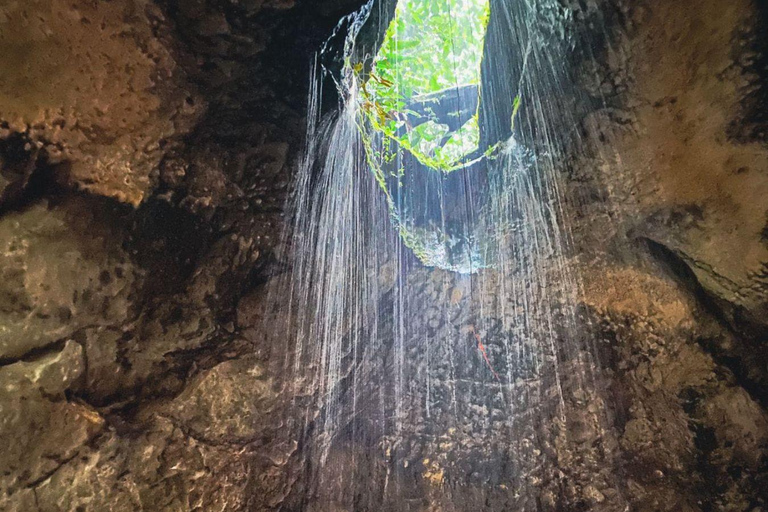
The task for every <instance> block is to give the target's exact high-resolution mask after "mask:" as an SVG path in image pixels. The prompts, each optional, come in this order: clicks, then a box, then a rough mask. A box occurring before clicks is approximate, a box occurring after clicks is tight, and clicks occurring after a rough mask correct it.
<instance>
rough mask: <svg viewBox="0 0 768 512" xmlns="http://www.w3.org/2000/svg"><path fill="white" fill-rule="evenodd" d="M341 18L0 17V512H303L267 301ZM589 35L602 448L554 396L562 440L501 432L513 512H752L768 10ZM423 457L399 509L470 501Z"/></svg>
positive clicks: (575, 409) (767, 472) (590, 282)
mask: <svg viewBox="0 0 768 512" xmlns="http://www.w3.org/2000/svg"><path fill="white" fill-rule="evenodd" d="M355 3H356V2H353V1H345V0H335V1H334V0H327V1H322V2H314V1H311V0H299V1H297V2H291V1H279V0H239V1H236V0H231V1H224V0H221V1H219V0H193V1H181V0H179V1H176V0H158V1H157V2H154V3H153V2H150V1H148V0H112V1H109V2H84V1H78V2H65V1H63V0H35V1H32V2H23V1H21V0H18V1H11V2H5V3H3V4H2V5H0V50H2V51H1V52H0V53H1V54H2V55H3V57H2V58H0V441H1V442H2V444H3V446H4V447H5V449H4V450H3V451H2V453H0V509H2V510H13V511H34V510H39V511H44V512H48V511H50V512H54V511H86V510H88V511H90V510H93V511H135V510H147V511H150V510H151V511H184V510H202V511H209V510H210V511H213V510H226V511H238V510H243V511H245V510H248V511H251V510H274V509H280V508H281V507H282V508H283V509H284V510H300V509H301V503H302V502H301V500H297V498H296V496H297V495H298V494H300V493H301V490H302V489H303V486H304V485H305V483H304V482H303V481H302V479H303V478H304V474H305V468H303V466H302V465H303V459H302V455H301V448H302V447H300V446H299V441H300V440H301V439H302V437H301V432H300V430H301V428H302V423H301V422H302V420H303V415H304V409H303V407H305V406H306V403H307V397H293V396H291V395H290V393H289V392H288V390H289V389H291V388H289V387H287V386H286V385H285V384H286V383H285V382H284V381H283V379H282V377H283V376H284V375H282V374H281V373H280V370H279V368H282V366H281V364H279V363H280V361H282V359H283V358H284V357H285V356H286V354H287V353H288V351H289V350H290V348H289V347H288V346H287V345H288V344H287V342H286V340H282V342H279V343H274V342H270V341H268V340H270V339H275V338H277V339H279V338H280V337H281V335H282V330H281V329H282V326H278V325H271V324H269V323H267V324H266V325H265V324H264V323H263V318H262V311H263V304H264V303H265V301H266V300H267V298H266V297H265V287H264V286H263V285H264V280H265V279H266V277H267V276H268V275H269V273H268V272H267V269H272V270H274V269H279V268H280V263H279V262H277V261H276V260H277V259H278V258H277V257H276V256H275V253H276V247H277V244H278V238H279V233H280V229H281V222H282V216H281V206H282V204H283V201H284V199H285V195H286V193H287V190H288V183H289V180H290V175H291V170H292V169H293V168H295V163H296V160H297V157H298V153H299V151H300V149H301V147H302V135H303V129H304V127H303V122H302V118H303V115H304V111H303V110H304V108H305V107H304V106H305V101H306V75H307V64H308V62H309V52H310V51H311V49H312V48H315V47H316V46H317V44H318V42H319V41H320V40H321V39H322V38H323V37H325V36H326V35H327V34H328V33H329V32H330V30H331V29H332V27H333V25H334V24H335V22H336V21H337V20H338V19H339V17H340V16H341V15H343V14H346V13H347V12H349V11H350V10H351V9H352V8H353V7H354V5H353V4H355ZM598 7H599V8H600V9H604V10H605V12H606V16H605V28H606V33H605V37H606V41H603V43H604V44H602V45H600V44H597V45H596V47H595V52H596V53H595V55H596V59H595V61H594V63H584V67H583V68H581V69H580V71H581V73H580V74H579V76H580V78H581V81H582V85H583V86H584V87H585V88H586V89H587V91H588V92H589V93H590V94H591V95H592V98H593V99H594V100H595V105H596V106H595V107H594V108H593V109H592V110H591V111H590V113H589V115H588V116H587V117H586V118H585V119H583V120H582V125H581V128H582V134H581V138H580V140H579V141H577V142H576V143H574V151H573V156H572V158H571V159H570V161H568V162H567V166H565V167H567V168H564V169H563V177H564V180H565V181H564V183H565V184H566V187H567V192H568V195H569V197H571V198H573V199H574V200H573V201H572V204H571V214H572V215H571V218H572V219H573V230H574V239H575V243H576V247H577V248H578V251H577V253H578V255H579V256H578V258H577V260H575V264H576V265H577V267H578V268H579V269H580V276H581V279H582V281H583V290H582V293H581V296H580V299H579V311H580V315H581V317H582V318H583V319H584V321H585V323H589V324H591V326H592V329H593V333H594V345H595V347H596V350H597V352H598V354H597V355H598V356H599V357H597V363H599V365H600V367H601V372H603V374H604V375H605V381H606V388H607V391H608V392H607V395H606V396H607V397H608V399H609V401H610V403H609V404H607V405H608V409H610V411H611V424H610V425H607V426H606V425H605V424H600V425H602V426H600V425H598V424H596V423H595V422H594V421H593V419H594V415H595V414H596V413H595V412H594V410H592V409H590V407H595V402H594V400H593V397H590V396H584V395H579V394H578V393H576V392H575V391H574V392H573V393H571V394H570V396H569V401H568V404H567V405H568V411H569V412H568V417H569V421H570V422H569V423H568V425H567V426H563V425H555V426H551V425H549V424H541V425H538V426H537V427H536V428H538V429H539V430H537V431H536V432H528V431H526V432H521V433H520V436H518V437H516V438H515V439H514V441H515V442H516V443H519V444H518V445H516V446H515V447H514V449H515V450H520V453H524V454H525V457H527V459H526V460H527V461H528V463H529V464H530V468H529V469H530V471H531V472H530V475H531V478H530V479H529V480H527V483H528V487H526V488H525V489H526V492H532V493H533V494H531V495H529V496H527V498H530V500H532V501H531V502H533V503H535V504H536V506H538V507H540V509H541V510H596V511H599V510H605V511H608V510H616V504H617V503H619V502H620V500H619V498H620V497H621V498H622V499H625V500H626V502H627V503H629V504H630V507H631V510H641V511H649V512H650V511H662V510H669V511H683V510H685V511H696V512H698V511H702V512H704V511H742V510H744V511H751V512H756V511H760V510H768V495H766V489H768V414H767V413H766V405H767V404H768V393H767V391H768V369H767V368H768V366H767V364H768V360H767V359H766V357H768V356H766V341H768V322H766V318H768V277H766V276H768V234H766V233H768V231H767V228H768V225H767V224H766V223H767V222H768V216H767V213H768V211H767V210H768V205H767V204H766V200H765V197H768V174H767V173H766V169H767V168H768V149H767V148H766V142H767V140H766V133H768V124H766V122H767V120H766V117H765V112H766V98H767V97H766V93H765V91H766V87H768V75H767V74H766V70H765V65H766V61H767V59H768V48H766V46H765V38H764V37H763V34H765V32H766V30H768V12H766V8H765V7H764V6H763V5H762V3H759V2H756V1H749V0H736V1H731V2H725V3H724V2H716V1H714V0H703V1H693V0H681V1H676V2H644V1H641V0H636V1H634V0H633V1H629V0H625V1H618V0H617V1H608V0H606V1H604V2H602V3H600V5H598V6H597V7H596V8H598ZM608 13H610V14H608ZM126 203H127V204H126ZM277 252H279V251H277ZM413 293H414V296H415V297H421V295H420V294H422V293H425V294H429V293H431V292H427V291H422V290H417V289H414V291H413ZM278 298H280V297H278ZM429 300H432V301H437V302H438V303H439V302H440V301H441V300H447V301H452V300H454V297H453V296H452V295H451V296H446V297H442V296H439V294H438V295H435V297H432V298H431V299H429ZM456 300H457V301H458V300H460V297H457V298H456ZM424 302H425V303H428V302H429V301H428V300H426V299H425V301H424ZM279 305H280V303H279V301H278V307H279ZM416 313H421V311H418V312H414V314H416ZM427 320H429V319H427ZM465 320H466V321H465ZM468 321H469V320H468V319H467V318H464V319H463V320H462V319H461V318H459V319H458V320H457V322H458V323H459V324H462V323H463V324H466V323H468ZM465 327H466V326H465ZM441 328H444V329H453V327H451V326H442V327H441ZM457 328H461V325H459V327H457ZM414 350H417V351H418V349H416V348H415V349H414ZM416 355H418V354H416ZM473 364H474V363H473ZM477 364H480V365H482V361H478V362H477ZM533 385H539V383H535V384H533ZM567 387H568V383H567V382H566V388H567ZM477 405H478V404H474V403H473V402H472V401H471V400H470V401H468V402H467V404H466V406H467V409H468V411H469V412H468V413H467V416H466V417H467V422H468V423H469V424H471V423H472V421H475V420H476V419H477V418H476V417H474V416H473V415H472V414H479V413H478V412H477V409H476V408H475V406H477ZM590 415H591V416H590ZM598 427H599V428H598ZM601 428H602V429H603V430H601ZM558 429H562V432H561V433H560V434H558V435H562V436H568V438H569V439H575V440H577V441H578V443H577V446H578V448H577V449H576V450H574V451H570V452H566V451H563V450H559V448H561V446H560V445H558V444H557V440H558V435H555V434H554V433H553V432H555V431H558ZM558 432H559V431H558ZM433 434H434V435H433ZM433 434H429V435H426V434H424V433H423V432H417V433H413V436H412V437H411V438H409V439H408V441H409V443H410V444H409V446H410V448H411V451H410V452H408V455H407V457H406V459H407V460H410V461H412V462H413V463H414V465H413V466H412V468H411V473H409V475H410V476H411V477H412V480H413V486H412V488H410V489H411V490H412V491H413V493H414V494H413V495H409V501H408V503H409V507H412V508H410V509H413V510H440V509H442V510H451V508H450V506H452V505H451V501H450V500H449V499H448V498H451V497H453V496H456V495H462V496H467V499H466V502H467V503H470V502H471V500H473V499H475V498H477V496H478V494H477V493H480V492H481V491H484V492H488V488H487V487H483V486H487V485H488V482H485V481H483V479H482V478H478V479H477V480H476V481H475V482H474V483H473V484H472V485H476V487H474V488H473V487H472V486H471V485H468V486H466V487H462V488H461V489H460V490H459V491H455V492H456V494H452V492H454V491H453V490H446V489H452V487H451V486H452V485H453V482H452V481H451V478H452V474H457V473H462V472H464V471H465V469H466V468H465V467H463V466H461V461H460V460H459V461H458V462H457V461H456V460H453V459H450V457H449V456H448V455H449V453H470V452H471V453H475V452H473V450H475V451H477V450H479V448H478V447H476V446H474V445H472V443H471V436H470V437H469V441H468V444H467V446H466V450H467V451H464V452H462V451H461V450H464V449H465V448H464V447H462V448H461V450H459V451H454V452H451V450H449V449H446V448H445V445H444V443H450V442H454V441H455V442H456V443H459V442H465V441H467V437H461V436H460V435H457V434H455V432H448V430H447V428H446V431H445V432H438V433H433ZM535 435H538V436H539V438H542V437H547V436H550V437H547V438H548V439H551V440H552V446H553V448H552V450H551V451H545V452H544V453H536V452H535V451H536V450H537V449H538V448H536V447H535V446H533V445H531V444H530V443H527V442H526V441H525V440H526V439H529V438H530V439H533V438H534V437H535ZM452 436H453V437H452ZM614 440H615V444H616V446H615V447H614V446H612V445H610V443H609V441H610V442H613V441H614ZM441 443H443V444H441ZM502 444H503V443H502ZM598 445H600V446H601V449H605V450H608V451H611V453H614V454H616V455H615V456H616V457H617V460H615V461H613V462H614V463H615V464H616V467H618V468H619V471H618V473H616V474H608V471H607V470H606V469H605V468H604V467H599V466H598V465H597V464H596V462H595V461H596V460H597V459H595V458H594V456H593V455H594V452H595V450H596V448H595V446H598ZM606 446H607V448H606ZM508 448H509V446H508V445H507V446H501V445H500V447H499V449H498V453H501V452H503V451H504V450H506V449H508ZM457 450H458V449H457ZM526 450H527V451H526ZM558 450H559V451H558ZM342 455H343V456H344V457H349V461H350V464H351V463H352V461H354V460H356V459H355V457H357V456H361V455H370V454H357V453H348V454H342ZM340 456H341V455H340ZM590 457H592V458H590ZM538 463H542V465H541V466H539V465H538ZM382 467H383V466H382ZM339 469H341V470H343V469H344V468H343V467H341V468H339ZM470 473H471V472H470ZM372 476H376V475H372ZM379 476H380V475H379ZM478 489H479V490H478ZM473 493H475V494H473ZM499 493H500V494H499V495H498V496H501V494H503V493H501V492H500V491H499ZM491 494H492V493H491ZM504 495H505V496H506V494H504ZM414 496H415V497H414ZM493 496H497V495H495V494H493ZM425 497H429V500H425ZM411 498H412V499H411ZM493 499H496V498H492V499H491V504H490V505H489V506H490V507H491V509H493V507H494V506H497V508H496V510H504V508H498V507H501V505H500V504H501V503H502V502H501V501H495V502H494V501H493ZM498 499H499V500H501V498H498ZM425 501H427V503H425ZM441 507H442V508H441ZM371 509H372V510H375V508H371ZM410 509H409V510H410ZM401 510H403V509H401Z"/></svg>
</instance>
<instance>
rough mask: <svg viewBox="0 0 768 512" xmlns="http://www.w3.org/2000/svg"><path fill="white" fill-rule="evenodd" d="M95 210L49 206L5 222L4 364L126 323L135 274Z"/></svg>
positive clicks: (0, 327)
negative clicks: (95, 328) (91, 328)
mask: <svg viewBox="0 0 768 512" xmlns="http://www.w3.org/2000/svg"><path fill="white" fill-rule="evenodd" d="M96 204H98V203H94V202H91V201H86V200H80V199H73V200H68V201H65V202H63V203H60V204H56V205H48V204H46V203H45V202H42V203H37V204H35V205H33V206H30V207H29V208H27V209H24V210H22V211H19V212H13V213H9V214H7V215H4V216H3V217H2V218H0V359H9V358H18V357H21V356H23V355H24V354H25V353H27V352H29V351H31V350H34V349H37V348H41V347H45V346H46V345H48V344H50V343H52V342H55V341H58V340H60V339H62V338H65V337H67V336H70V335H72V334H73V333H74V332H75V331H77V330H78V329H80V328H82V327H85V326H87V325H110V324H112V323H113V322H115V321H118V320H122V319H124V318H126V316H127V312H126V309H127V308H128V304H129V302H128V300H129V295H130V293H131V291H132V287H133V284H134V281H135V280H136V277H137V275H136V270H135V269H134V267H133V266H132V264H131V262H130V260H129V259H128V256H127V254H126V253H125V252H124V251H123V249H122V248H121V246H120V243H121V239H122V235H121V232H120V229H119V228H113V227H112V226H110V225H109V223H108V221H107V219H106V218H99V216H98V214H97V213H96V212H95V211H94V209H93V207H94V206H95V205H96Z"/></svg>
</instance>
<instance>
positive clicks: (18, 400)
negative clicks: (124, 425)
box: [0, 341, 104, 495]
mask: <svg viewBox="0 0 768 512" xmlns="http://www.w3.org/2000/svg"><path fill="white" fill-rule="evenodd" d="M84 365H85V361H84V358H83V350H82V347H81V346H80V345H78V344H77V343H74V342H71V341H69V342H67V343H66V344H65V345H64V347H63V348H62V349H61V350H60V351H58V352H55V353H53V354H50V355H46V356H42V357H40V358H39V359H36V360H33V361H30V362H18V363H14V364H11V365H8V366H5V367H2V368H0V439H2V441H3V450H2V452H0V467H2V468H3V472H2V475H1V476H0V494H6V493H7V494H8V495H13V494H14V493H15V492H17V491H19V490H21V489H23V488H24V487H26V486H32V485H35V484H36V483H38V482H40V481H42V480H45V479H46V478H48V476H50V475H51V474H53V473H54V472H56V471H57V470H58V469H59V467H60V466H61V465H62V464H64V463H65V462H66V461H68V460H70V459H72V458H73V457H76V456H77V454H78V453H79V452H80V450H81V449H82V448H83V445H84V444H85V443H86V442H88V440H90V439H91V438H93V436H94V435H96V434H97V433H98V432H99V431H100V430H101V429H102V428H103V426H104V421H103V419H102V418H101V416H100V415H99V414H98V413H97V412H96V411H94V410H93V409H91V408H89V407H87V406H85V405H81V404H77V403H69V402H68V401H67V400H66V399H65V396H64V391H65V390H66V389H68V388H69V387H70V386H71V385H72V384H73V383H74V381H75V380H76V379H78V378H79V377H80V375H82V373H83V369H84Z"/></svg>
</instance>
